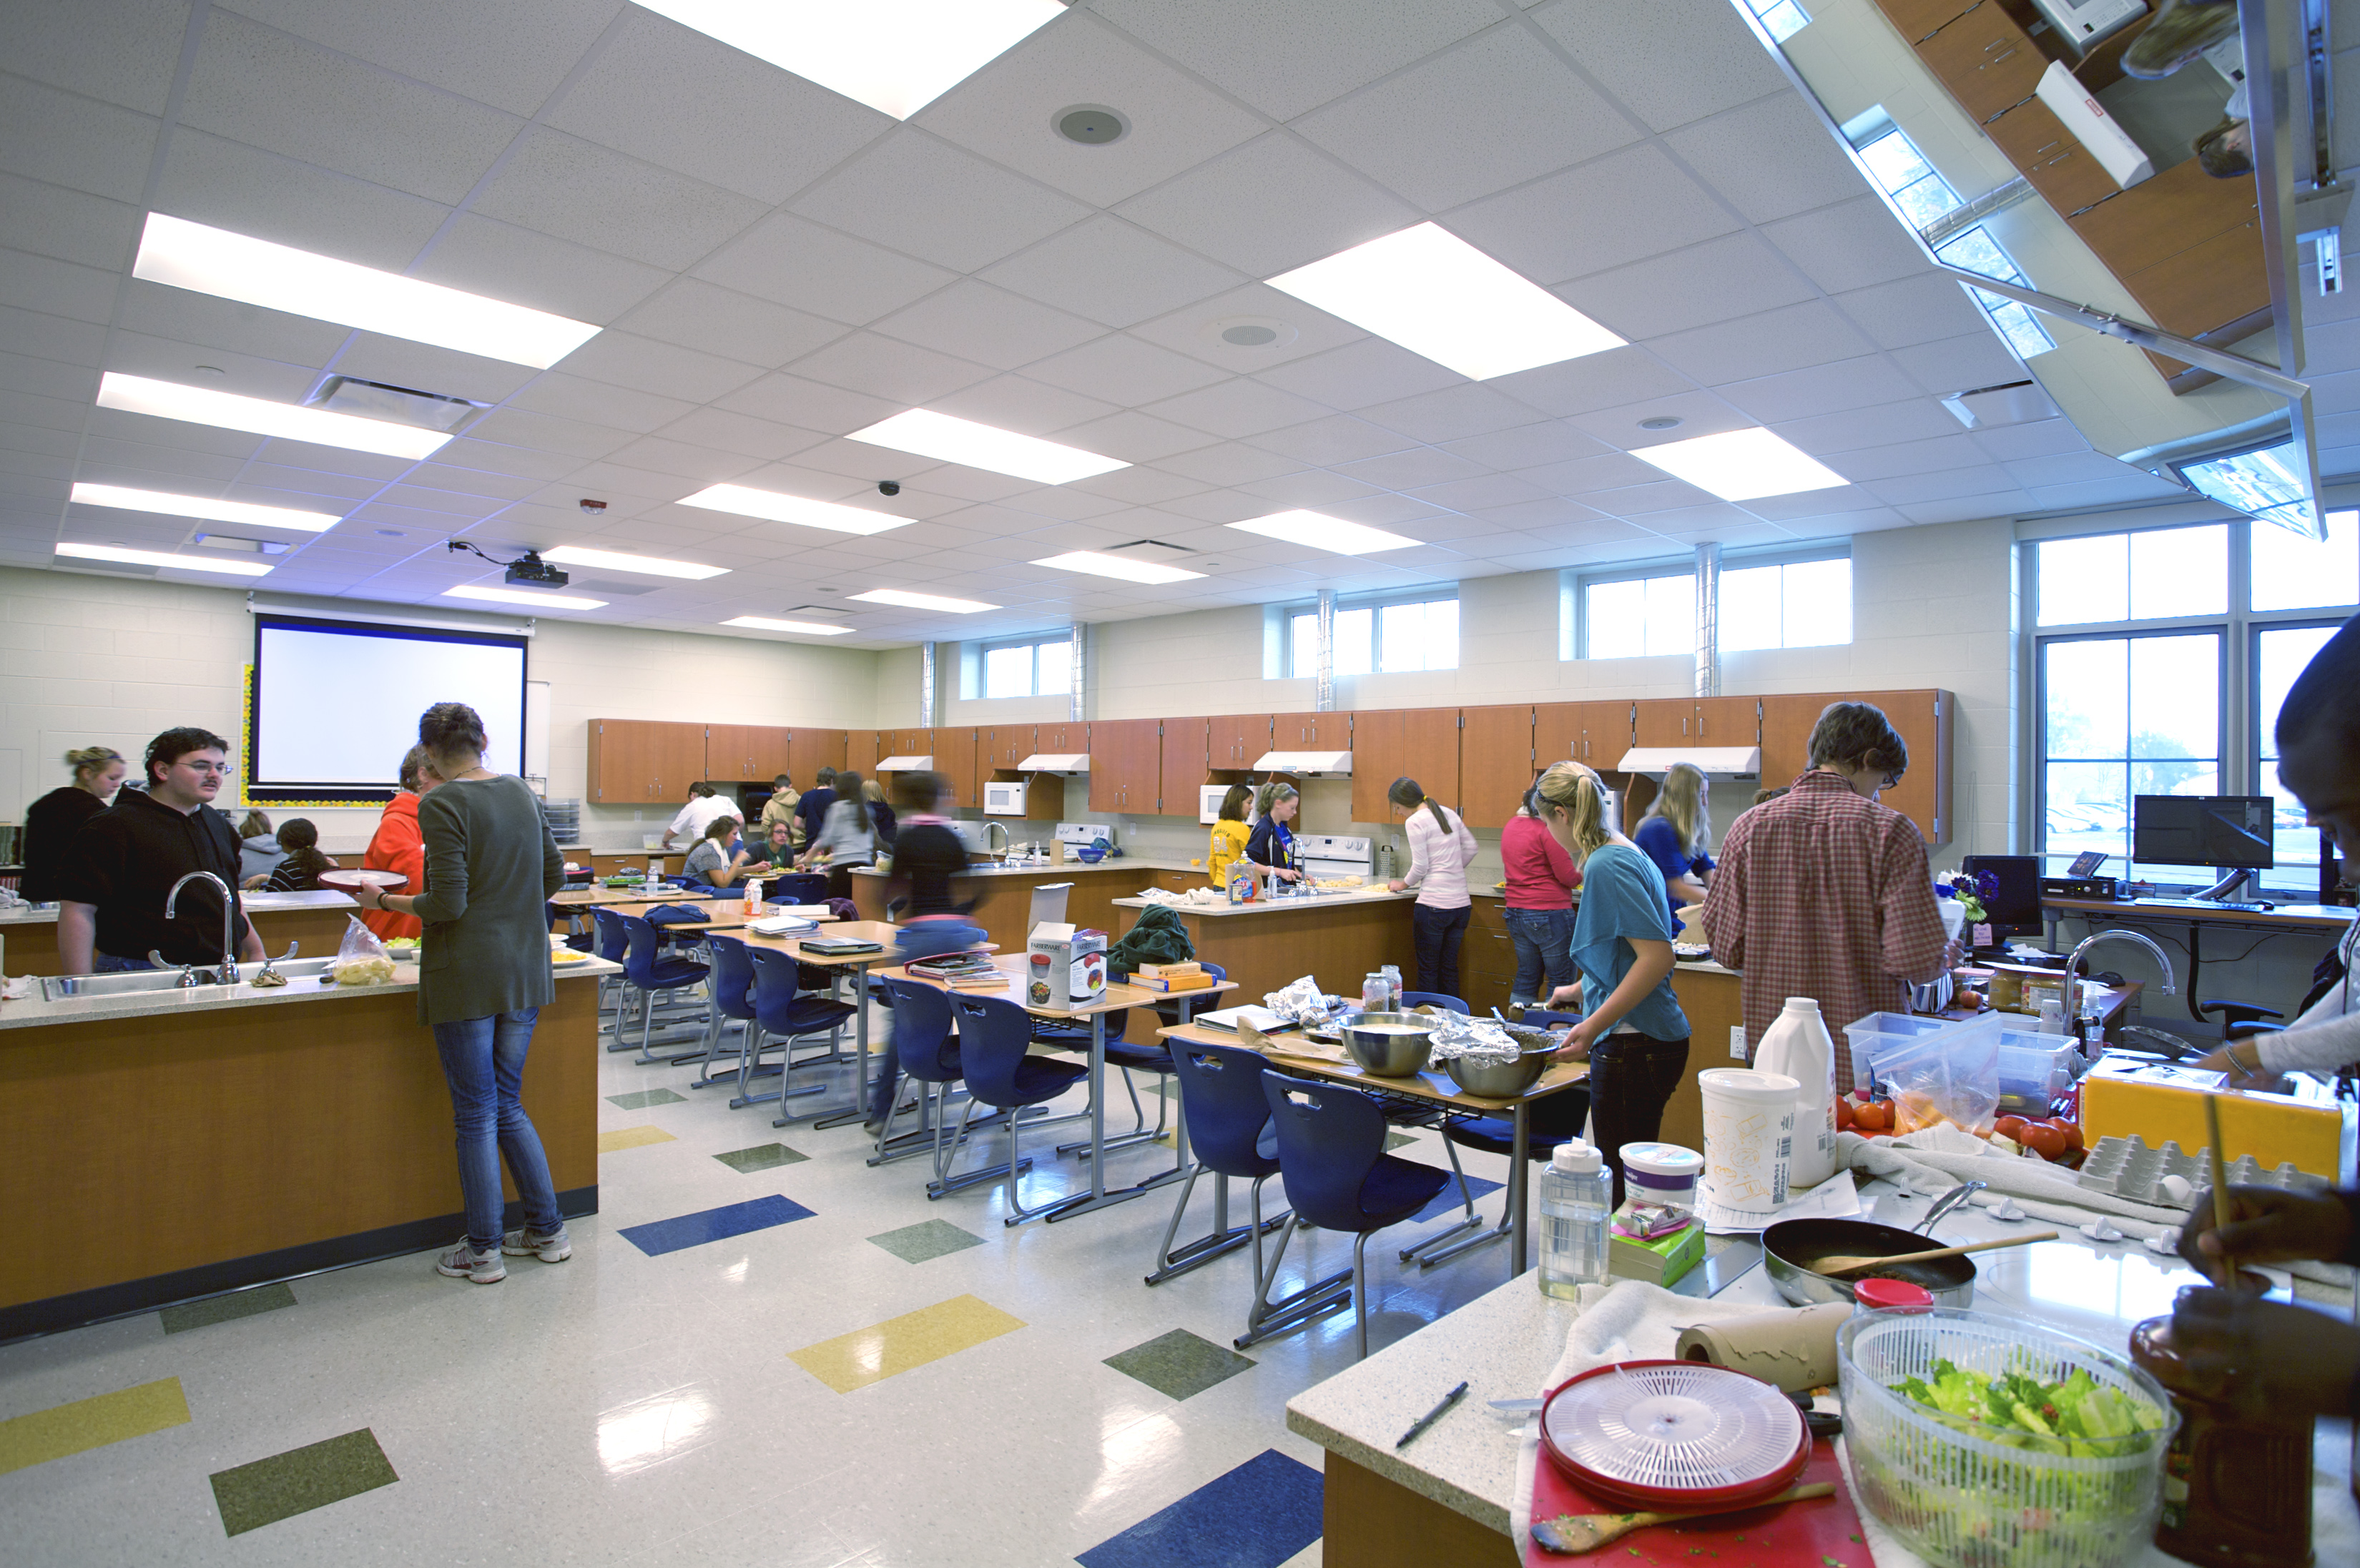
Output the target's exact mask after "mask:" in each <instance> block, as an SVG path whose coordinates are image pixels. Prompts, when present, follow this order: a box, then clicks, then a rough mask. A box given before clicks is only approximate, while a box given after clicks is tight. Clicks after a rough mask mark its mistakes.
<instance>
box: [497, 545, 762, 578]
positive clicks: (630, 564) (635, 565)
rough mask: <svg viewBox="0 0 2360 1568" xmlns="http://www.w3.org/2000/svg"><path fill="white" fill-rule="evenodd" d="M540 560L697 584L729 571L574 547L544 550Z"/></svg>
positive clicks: (647, 556) (723, 568) (694, 563)
mask: <svg viewBox="0 0 2360 1568" xmlns="http://www.w3.org/2000/svg"><path fill="white" fill-rule="evenodd" d="M541 560H543V561H555V562H557V563H558V564H559V565H560V566H597V567H604V568H605V569H606V571H608V572H645V573H646V574H647V575H648V576H650V577H686V578H691V579H694V580H695V581H697V582H703V581H704V580H705V578H707V577H720V576H723V575H725V574H727V572H728V571H729V569H728V568H727V567H726V566H699V565H697V564H696V562H694V561H666V560H664V559H662V558H661V556H653V555H617V554H616V553H615V552H614V551H613V550H585V549H583V548H582V547H581V546H580V545H573V544H564V545H560V546H558V547H557V548H556V549H555V550H542V551H541Z"/></svg>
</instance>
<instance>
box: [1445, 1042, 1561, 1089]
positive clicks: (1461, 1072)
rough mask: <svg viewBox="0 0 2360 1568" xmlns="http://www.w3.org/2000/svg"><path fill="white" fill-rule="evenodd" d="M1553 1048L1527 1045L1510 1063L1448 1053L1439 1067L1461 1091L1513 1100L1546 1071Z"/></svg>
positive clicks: (1550, 1046) (1551, 1046) (1554, 1048)
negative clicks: (1480, 1060)
mask: <svg viewBox="0 0 2360 1568" xmlns="http://www.w3.org/2000/svg"><path fill="white" fill-rule="evenodd" d="M1556 1049H1557V1048H1556V1047H1555V1046H1553V1045H1544V1046H1539V1047H1527V1048H1526V1049H1525V1050H1524V1052H1523V1054H1521V1055H1519V1056H1518V1057H1517V1058H1516V1059H1515V1060H1514V1061H1513V1062H1498V1063H1490V1062H1470V1061H1468V1060H1467V1059H1466V1058H1465V1057H1463V1056H1447V1057H1445V1058H1443V1061H1442V1070H1443V1071H1444V1072H1445V1073H1449V1074H1450V1081H1451V1082H1452V1083H1456V1084H1458V1085H1459V1090H1460V1091H1461V1092H1462V1093H1464V1094H1474V1095H1478V1096H1480V1097H1481V1098H1483V1099H1486V1100H1513V1099H1514V1098H1515V1097H1516V1096H1517V1095H1519V1094H1523V1093H1524V1091H1525V1090H1527V1089H1529V1088H1531V1087H1532V1086H1533V1085H1534V1084H1535V1083H1539V1082H1540V1081H1541V1074H1542V1073H1546V1072H1547V1071H1548V1065H1549V1052H1550V1051H1554V1050H1556Z"/></svg>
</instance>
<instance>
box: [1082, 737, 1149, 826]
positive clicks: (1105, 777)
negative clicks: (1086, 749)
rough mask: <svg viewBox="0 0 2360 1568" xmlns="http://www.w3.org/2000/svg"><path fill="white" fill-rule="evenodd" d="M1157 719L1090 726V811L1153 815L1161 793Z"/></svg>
mask: <svg viewBox="0 0 2360 1568" xmlns="http://www.w3.org/2000/svg"><path fill="white" fill-rule="evenodd" d="M1157 725H1158V721H1156V720H1154V719H1100V720H1098V722H1097V723H1096V724H1092V725H1091V726H1090V810H1091V811H1131V812H1136V813H1140V814H1142V815H1152V814H1153V813H1154V812H1155V811H1157V810H1158V809H1159V808H1158V806H1157V804H1156V800H1157V797H1158V794H1159V793H1160V791H1161V789H1162V783H1163V776H1162V766H1163V752H1162V748H1161V746H1160V743H1159V742H1158V739H1157V736H1156V729H1157Z"/></svg>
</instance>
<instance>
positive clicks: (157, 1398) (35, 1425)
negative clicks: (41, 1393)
mask: <svg viewBox="0 0 2360 1568" xmlns="http://www.w3.org/2000/svg"><path fill="white" fill-rule="evenodd" d="M188 1421H189V1401H188V1397H187V1396H186V1395H184V1394H182V1393H181V1392H180V1379H179V1378H178V1377H163V1378H158V1380H157V1381H155V1382H153V1383H142V1384H140V1385H139V1386H138V1387H137V1388H125V1389H122V1390H120V1391H118V1392H116V1393H112V1394H100V1395H98V1396H97V1397H96V1398H94V1399H76V1400H75V1401H74V1402H73V1403H72V1404H70V1405H60V1406H58V1407H57V1408H56V1409H54V1410H35V1411H34V1412H33V1413H32V1414H31V1415H28V1416H18V1417H16V1419H15V1420H13V1421H0V1475H6V1474H7V1473H8V1472H10V1471H12V1470H22V1469H24V1468H25V1467H26V1466H27V1465H40V1464H45V1463H47V1462H48V1461H49V1460H52V1459H62V1458H64V1457H65V1456H66V1455H67V1454H81V1453H83V1452H84V1451H86V1450H89V1449H93V1448H104V1447H105V1446H106V1445H107V1444H108V1443H121V1442H122V1441H123V1440H124V1439H125V1438H126V1437H145V1436H147V1433H149V1432H161V1431H163V1430H164V1429H165V1428H166V1427H168V1426H186V1425H187V1424H188Z"/></svg>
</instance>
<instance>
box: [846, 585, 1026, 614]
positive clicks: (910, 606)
mask: <svg viewBox="0 0 2360 1568" xmlns="http://www.w3.org/2000/svg"><path fill="white" fill-rule="evenodd" d="M852 597H853V598H855V599H865V600H867V601H868V602H869V604H899V605H901V607H902V608H903V609H905V610H948V611H949V612H950V613H951V614H952V615H974V614H975V613H976V612H977V611H978V610H997V609H998V608H1000V606H999V605H997V604H984V603H983V602H982V601H980V600H978V599H945V598H944V597H943V596H942V595H941V594H939V593H907V592H905V591H903V590H901V589H900V588H871V589H870V590H869V592H867V593H855V594H853V595H852Z"/></svg>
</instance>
